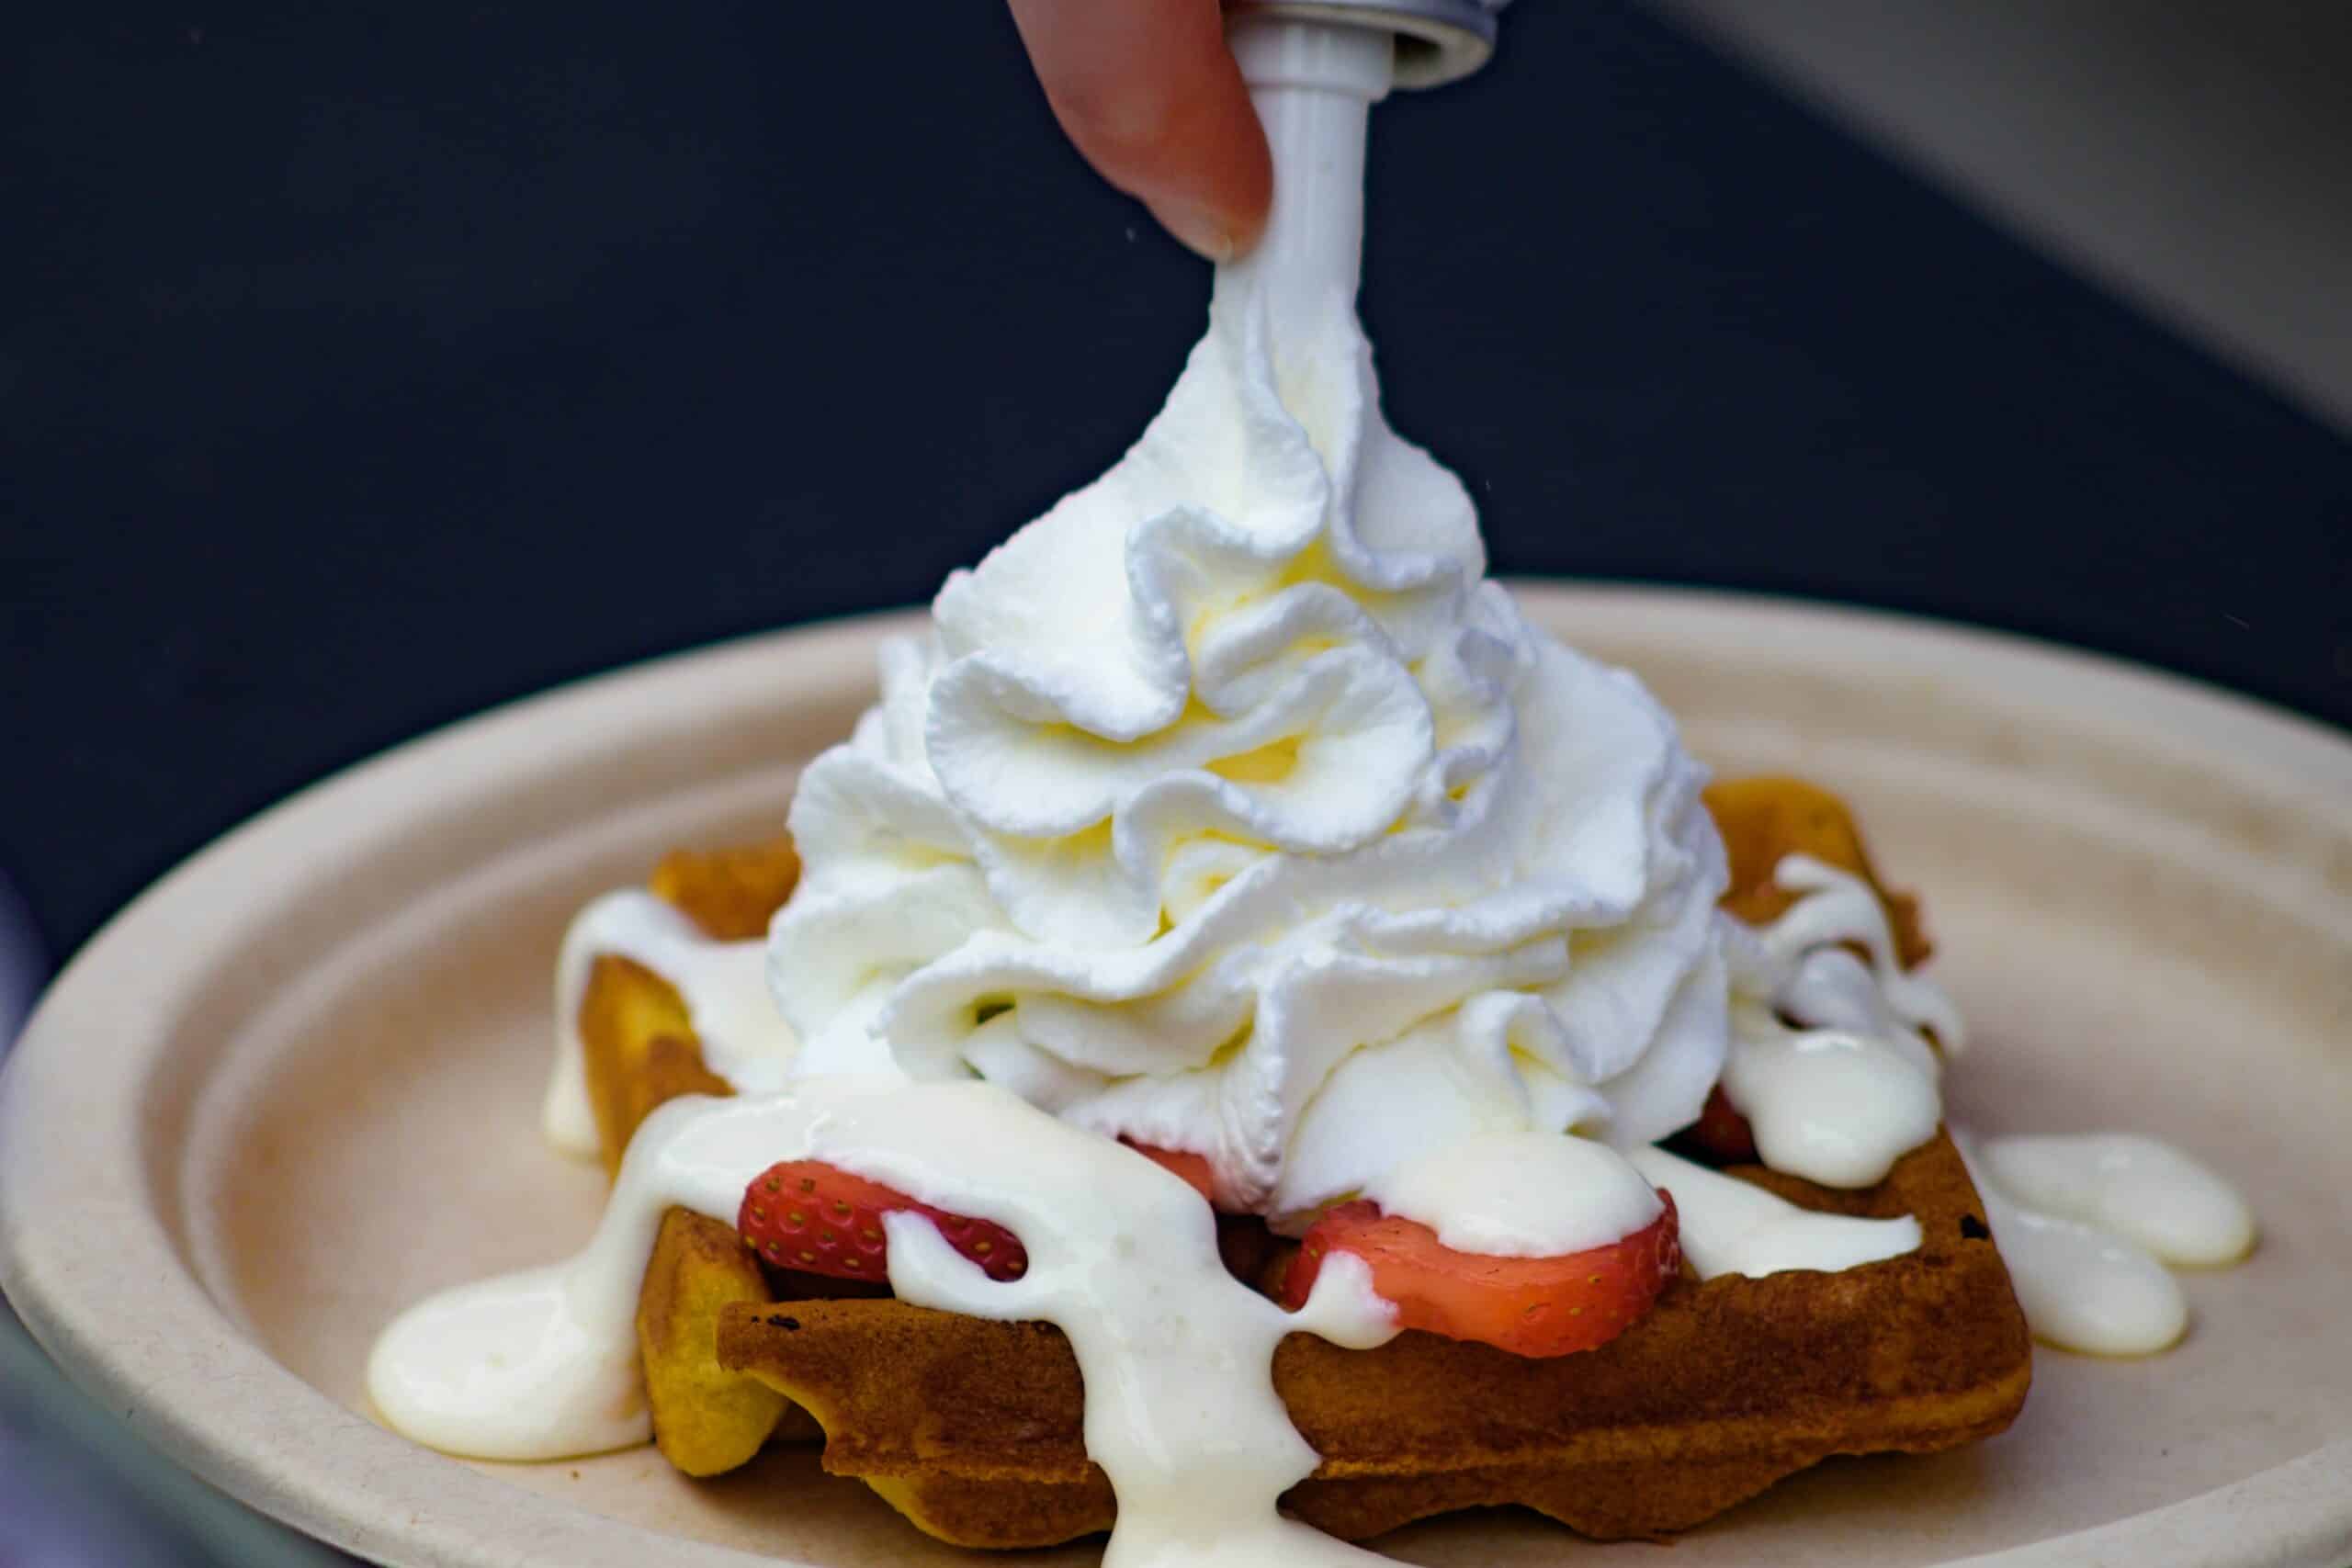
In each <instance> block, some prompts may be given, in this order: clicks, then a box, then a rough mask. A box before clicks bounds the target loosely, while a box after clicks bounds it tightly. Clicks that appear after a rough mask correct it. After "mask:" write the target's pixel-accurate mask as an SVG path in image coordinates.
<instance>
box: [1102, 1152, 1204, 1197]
mask: <svg viewBox="0 0 2352 1568" xmlns="http://www.w3.org/2000/svg"><path fill="white" fill-rule="evenodd" d="M1119 1141H1120V1142H1121V1143H1123V1144H1125V1145H1127V1147H1129V1148H1131V1149H1133V1150H1135V1152H1136V1153H1137V1154H1139V1155H1141V1156H1143V1157H1144V1158H1146V1159H1148V1160H1150V1161H1151V1162H1152V1163H1153V1164H1155V1165H1159V1166H1163V1167H1165V1168H1167V1169H1168V1170H1169V1171H1170V1172H1171V1173H1173V1174H1174V1175H1177V1176H1180V1177H1182V1178H1183V1179H1184V1180H1185V1181H1187V1182H1189V1183H1190V1184H1191V1185H1192V1189H1193V1191H1195V1192H1197V1193H1199V1194H1200V1195H1201V1198H1202V1200H1203V1201H1205V1202H1210V1203H1214V1202H1216V1168H1214V1167H1212V1166H1211V1165H1210V1164H1209V1157H1208V1156H1206V1155H1196V1154H1194V1153H1193V1151H1192V1150H1190V1149H1156V1148H1153V1147H1152V1146H1151V1145H1149V1144H1138V1143H1136V1142H1134V1141H1133V1140H1132V1139H1127V1138H1122V1139H1120V1140H1119Z"/></svg>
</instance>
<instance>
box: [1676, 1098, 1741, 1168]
mask: <svg viewBox="0 0 2352 1568" xmlns="http://www.w3.org/2000/svg"><path fill="white" fill-rule="evenodd" d="M1682 1135H1683V1136H1684V1137H1685V1138H1687V1139H1689V1140H1690V1142H1691V1145H1692V1146H1693V1147H1695V1148H1697V1149H1699V1150H1700V1151H1701V1152H1702V1153H1703V1154H1705V1155H1706V1156H1707V1157H1708V1158H1710V1159H1712V1160H1713V1161H1714V1162H1715V1163H1716V1164H1718V1165H1747V1164H1748V1163H1750V1162H1751V1161H1753V1160H1754V1159H1755V1158H1756V1129H1755V1128H1753V1127H1751V1126H1749V1125H1748V1124H1747V1117H1745V1116H1743V1115H1741V1114H1740V1113H1739V1111H1738V1108H1737V1107H1736V1106H1734V1105H1733V1104H1732V1102H1731V1096H1729V1095H1727V1094H1725V1093H1724V1086H1723V1085H1721V1084H1717V1085H1716V1086H1715V1089H1714V1092H1713V1094H1710V1095H1709V1096H1707V1103H1706V1105H1705V1107H1704V1108H1703V1109H1702V1110H1701V1111H1700V1112H1699V1120H1697V1121H1696V1122H1692V1123H1691V1128H1690V1131H1688V1132H1686V1133H1684V1134H1682Z"/></svg>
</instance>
